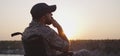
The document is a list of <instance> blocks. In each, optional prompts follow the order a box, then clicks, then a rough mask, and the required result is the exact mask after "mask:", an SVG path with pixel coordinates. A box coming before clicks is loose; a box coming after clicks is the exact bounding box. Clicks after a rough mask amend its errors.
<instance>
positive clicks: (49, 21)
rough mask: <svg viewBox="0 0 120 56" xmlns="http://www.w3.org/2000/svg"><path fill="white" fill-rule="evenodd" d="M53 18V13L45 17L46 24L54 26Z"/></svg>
mask: <svg viewBox="0 0 120 56" xmlns="http://www.w3.org/2000/svg"><path fill="white" fill-rule="evenodd" d="M51 18H52V13H47V14H46V15H45V24H47V25H50V24H52V21H51Z"/></svg>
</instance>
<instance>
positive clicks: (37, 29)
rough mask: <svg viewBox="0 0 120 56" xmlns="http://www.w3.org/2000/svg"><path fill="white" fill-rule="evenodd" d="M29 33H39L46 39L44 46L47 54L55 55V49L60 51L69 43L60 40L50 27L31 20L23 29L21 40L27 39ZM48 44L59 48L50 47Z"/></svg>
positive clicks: (49, 55)
mask: <svg viewBox="0 0 120 56" xmlns="http://www.w3.org/2000/svg"><path fill="white" fill-rule="evenodd" d="M31 35H41V36H42V37H43V38H44V39H45V40H46V41H45V42H46V44H45V45H46V46H45V48H46V52H47V55H48V56H56V51H62V50H64V49H65V48H66V47H68V46H69V43H68V42H67V41H65V40H62V39H61V37H60V36H59V35H58V34H57V33H56V32H55V31H54V30H53V29H52V28H50V27H49V26H46V25H42V24H40V23H37V22H35V21H32V22H31V23H30V24H29V27H27V28H26V29H25V30H24V32H23V37H22V40H29V36H31ZM33 38H34V37H33ZM38 45H39V44H38ZM50 45H53V46H55V47H58V48H60V49H55V48H51V47H50Z"/></svg>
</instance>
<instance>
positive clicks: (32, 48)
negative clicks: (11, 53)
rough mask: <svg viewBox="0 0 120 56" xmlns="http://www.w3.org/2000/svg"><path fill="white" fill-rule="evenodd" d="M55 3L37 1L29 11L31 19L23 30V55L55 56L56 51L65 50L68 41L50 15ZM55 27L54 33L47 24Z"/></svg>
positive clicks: (67, 47)
mask: <svg viewBox="0 0 120 56" xmlns="http://www.w3.org/2000/svg"><path fill="white" fill-rule="evenodd" d="M55 10H56V5H47V4H45V3H38V4H36V5H34V6H33V7H32V9H31V11H30V13H31V15H32V21H31V23H30V25H29V27H27V28H26V29H25V31H24V32H23V37H22V42H23V46H24V49H25V56H57V55H58V54H57V51H59V52H67V51H68V49H69V41H68V39H67V37H66V35H65V34H64V32H63V29H62V27H61V26H60V25H59V24H58V23H57V21H55V20H54V19H53V17H52V12H54V11H55ZM51 24H52V25H53V26H54V27H55V28H57V30H58V33H56V32H55V31H54V30H53V29H52V28H50V27H49V25H51Z"/></svg>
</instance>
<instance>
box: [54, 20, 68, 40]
mask: <svg viewBox="0 0 120 56" xmlns="http://www.w3.org/2000/svg"><path fill="white" fill-rule="evenodd" d="M52 24H53V26H54V27H56V28H57V30H58V34H59V36H60V37H61V38H62V39H63V40H65V41H67V42H69V40H68V39H67V36H66V35H65V33H64V31H63V29H62V27H61V26H60V24H59V23H58V22H57V21H56V20H55V19H53V18H52Z"/></svg>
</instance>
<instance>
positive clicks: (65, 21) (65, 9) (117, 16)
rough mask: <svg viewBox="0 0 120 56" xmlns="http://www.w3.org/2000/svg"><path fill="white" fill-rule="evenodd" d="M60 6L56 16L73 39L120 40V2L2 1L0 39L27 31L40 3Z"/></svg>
mask: <svg viewBox="0 0 120 56" xmlns="http://www.w3.org/2000/svg"><path fill="white" fill-rule="evenodd" d="M40 2H45V3H47V4H48V5H54V4H56V5H57V10H56V11H55V12H54V13H53V17H54V18H55V19H56V20H57V21H58V22H59V23H60V25H61V26H62V27H63V29H64V32H65V33H66V35H67V36H68V38H69V39H74V40H75V39H120V0H0V40H20V39H21V38H20V37H21V36H16V37H15V38H11V36H10V34H11V33H13V32H23V31H24V29H25V28H26V27H27V26H28V25H29V23H30V22H31V19H32V18H31V15H30V10H31V8H32V6H33V5H34V4H36V3H40Z"/></svg>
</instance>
